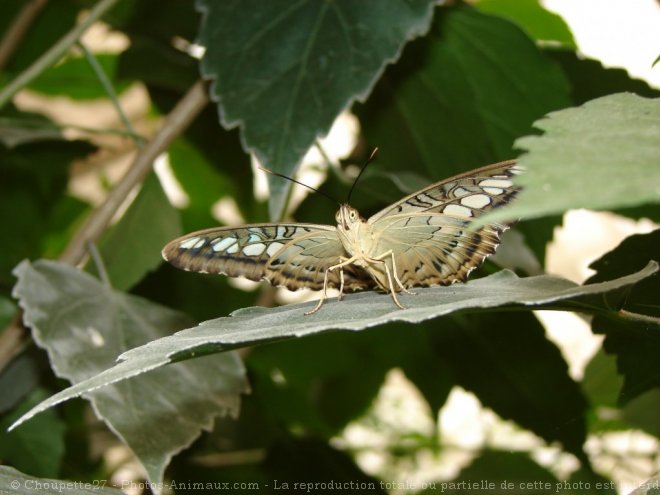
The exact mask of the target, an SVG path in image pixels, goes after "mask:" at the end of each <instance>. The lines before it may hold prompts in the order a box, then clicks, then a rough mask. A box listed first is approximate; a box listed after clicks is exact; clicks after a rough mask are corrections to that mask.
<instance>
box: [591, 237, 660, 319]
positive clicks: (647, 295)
mask: <svg viewBox="0 0 660 495" xmlns="http://www.w3.org/2000/svg"><path fill="white" fill-rule="evenodd" d="M658 246H660V229H657V230H654V231H653V232H649V233H648V234H636V235H631V236H630V237H627V238H626V239H624V240H623V241H622V242H621V244H619V245H618V246H617V247H615V248H614V249H613V250H612V251H610V252H609V253H606V254H604V255H603V256H602V257H601V258H599V259H598V260H596V261H594V262H593V263H591V265H589V268H591V269H592V270H596V274H595V275H593V276H591V277H589V279H588V280H587V283H595V282H603V281H604V280H610V279H612V278H616V277H620V276H621V275H623V274H625V273H630V272H631V271H634V270H638V269H640V268H642V267H643V266H644V265H646V264H647V263H648V262H649V261H651V260H659V259H660V252H659V251H658ZM658 294H660V279H658V277H652V278H649V279H648V280H647V281H645V282H643V283H641V284H640V285H639V286H636V287H634V288H633V289H631V291H630V293H628V294H626V300H625V302H624V304H623V305H622V306H623V308H624V309H626V310H627V311H632V312H636V313H640V314H644V315H649V316H656V317H659V318H660V304H658V298H657V295H658Z"/></svg>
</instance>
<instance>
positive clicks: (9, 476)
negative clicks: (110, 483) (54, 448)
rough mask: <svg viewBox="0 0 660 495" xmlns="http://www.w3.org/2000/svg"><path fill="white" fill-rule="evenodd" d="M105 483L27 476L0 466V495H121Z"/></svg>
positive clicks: (121, 493) (121, 494)
mask: <svg viewBox="0 0 660 495" xmlns="http://www.w3.org/2000/svg"><path fill="white" fill-rule="evenodd" d="M105 483H106V481H105V480H103V481H101V480H98V481H95V482H88V483H84V482H80V481H79V482H75V481H70V480H54V479H46V478H38V477H35V476H29V475H27V474H23V473H21V472H20V471H17V470H16V469H14V468H13V467H9V466H0V493H2V495H5V494H6V495H34V494H35V493H39V494H40V495H61V494H62V493H67V495H123V492H122V491H120V490H117V489H115V488H109V487H107V486H105Z"/></svg>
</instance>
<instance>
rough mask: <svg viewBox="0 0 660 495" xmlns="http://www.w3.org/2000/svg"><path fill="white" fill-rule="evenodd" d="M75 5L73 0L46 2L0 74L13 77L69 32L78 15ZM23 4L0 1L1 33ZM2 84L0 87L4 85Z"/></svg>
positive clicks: (75, 2) (11, 21)
mask: <svg viewBox="0 0 660 495" xmlns="http://www.w3.org/2000/svg"><path fill="white" fill-rule="evenodd" d="M77 3H78V2H77V1H76V0H60V1H58V2H53V3H51V2H46V3H45V5H44V7H43V9H41V11H40V12H39V14H38V15H37V16H36V17H35V18H34V21H33V23H32V24H31V25H30V29H29V30H28V31H27V32H26V33H25V36H24V37H23V39H21V42H20V43H19V45H18V46H17V49H16V51H15V52H14V53H13V55H12V56H11V58H10V59H9V63H8V64H7V67H5V68H3V71H2V72H4V73H7V74H9V75H11V76H13V75H15V74H17V73H18V72H21V71H23V70H25V69H26V68H27V67H28V66H29V65H30V64H32V63H33V62H34V61H35V60H37V58H39V57H40V56H41V55H42V54H43V53H44V52H45V51H46V50H48V49H49V48H50V47H51V46H52V45H53V44H54V43H55V42H57V41H58V40H59V39H60V38H61V37H62V36H64V35H65V34H66V33H67V32H68V31H69V30H70V29H72V28H73V27H74V26H75V24H76V21H77V18H78V14H79V13H80V12H79V5H77ZM24 5H25V2H16V1H14V2H11V1H10V2H0V32H1V33H3V34H4V33H5V30H6V29H7V28H8V27H9V25H10V24H11V23H13V22H14V20H15V17H16V15H17V14H18V12H19V11H20V9H21V8H22V7H23V6H24ZM2 85H3V86H4V84H2Z"/></svg>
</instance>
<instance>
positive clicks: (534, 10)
mask: <svg viewBox="0 0 660 495" xmlns="http://www.w3.org/2000/svg"><path fill="white" fill-rule="evenodd" d="M477 7H478V8H479V10H482V11H484V12H489V13H491V14H496V15H501V16H502V17H505V18H508V19H511V20H512V21H514V22H516V23H517V24H518V25H520V26H521V27H522V28H523V29H525V31H527V32H528V33H529V35H530V36H531V37H532V38H534V39H535V40H537V41H550V42H555V43H557V42H558V43H560V44H561V45H563V46H566V47H569V48H577V47H576V45H575V40H573V34H572V33H571V30H570V29H569V27H568V26H567V25H566V22H564V19H562V18H561V16H559V15H557V14H554V13H552V12H549V11H547V10H545V9H544V8H543V6H542V5H541V4H540V2H539V0H479V3H478V4H477Z"/></svg>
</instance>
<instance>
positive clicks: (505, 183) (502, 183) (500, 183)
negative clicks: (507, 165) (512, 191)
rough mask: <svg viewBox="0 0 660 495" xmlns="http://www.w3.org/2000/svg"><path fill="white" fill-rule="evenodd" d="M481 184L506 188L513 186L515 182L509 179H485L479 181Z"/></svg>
mask: <svg viewBox="0 0 660 495" xmlns="http://www.w3.org/2000/svg"><path fill="white" fill-rule="evenodd" d="M479 185H480V186H481V187H484V188H486V187H499V188H502V189H506V188H508V187H511V186H513V182H511V181H510V180H509V179H485V180H482V181H481V182H479Z"/></svg>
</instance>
